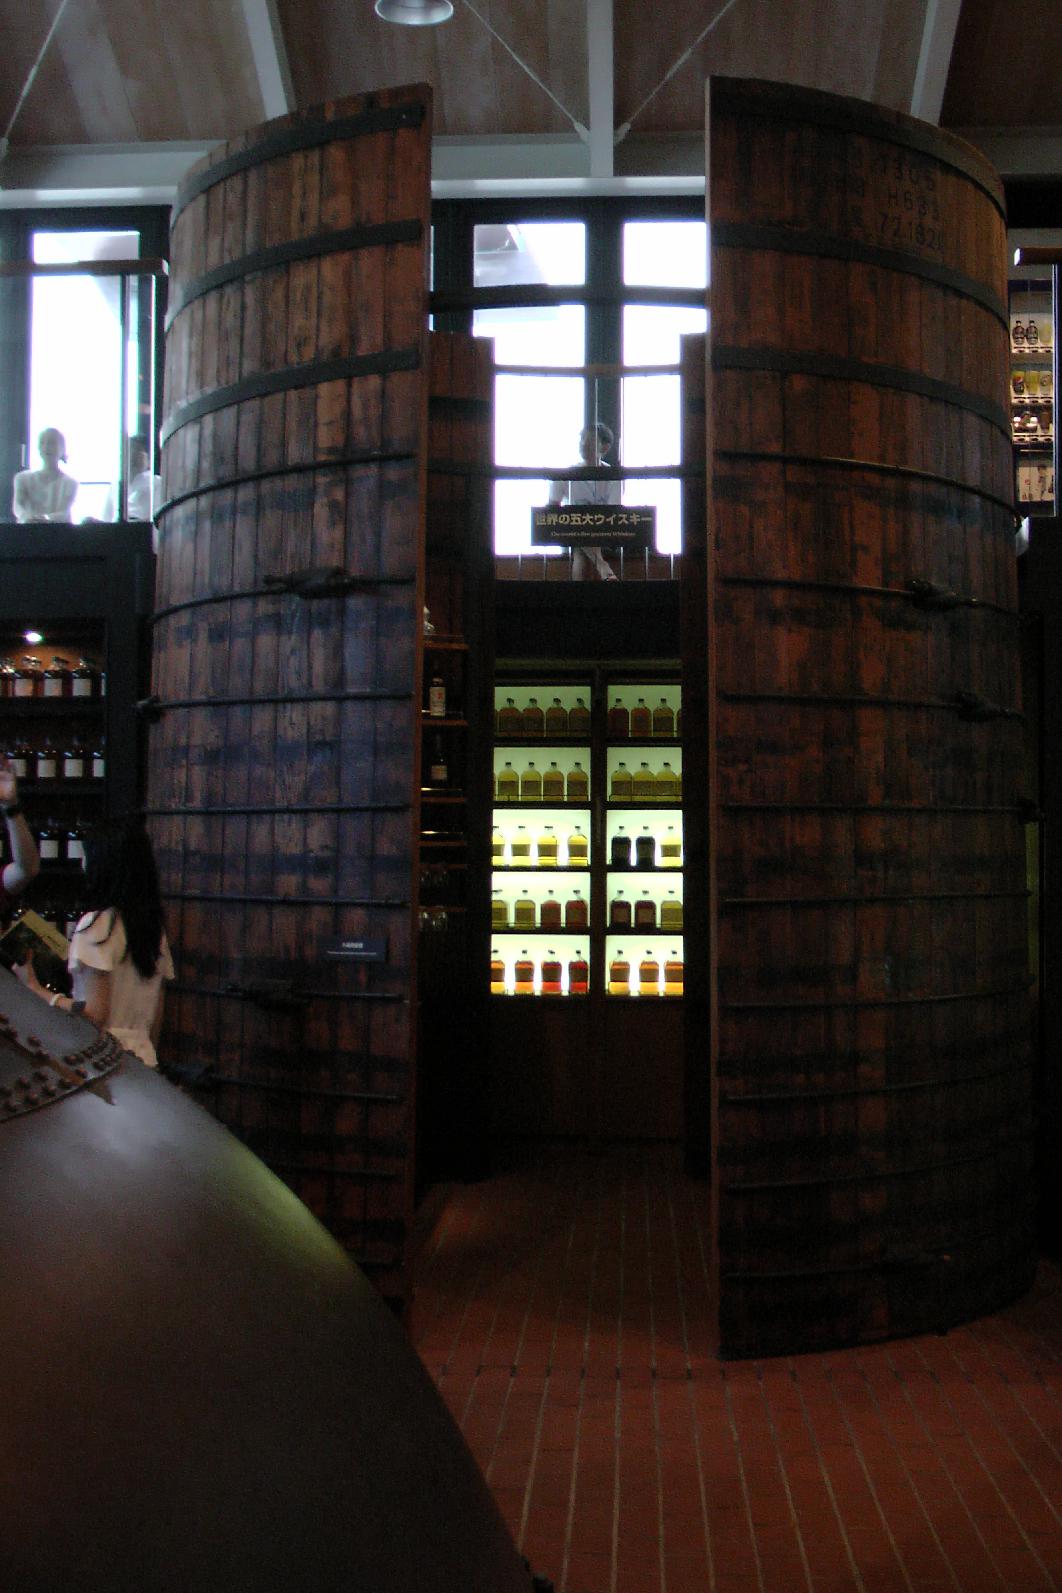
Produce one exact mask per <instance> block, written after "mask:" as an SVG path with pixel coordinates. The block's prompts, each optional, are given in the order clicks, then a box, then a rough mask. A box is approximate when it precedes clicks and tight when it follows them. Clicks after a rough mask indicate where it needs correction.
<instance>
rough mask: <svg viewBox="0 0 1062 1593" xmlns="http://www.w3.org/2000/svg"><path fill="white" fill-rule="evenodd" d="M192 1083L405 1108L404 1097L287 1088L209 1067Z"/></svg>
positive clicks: (295, 1086)
mask: <svg viewBox="0 0 1062 1593" xmlns="http://www.w3.org/2000/svg"><path fill="white" fill-rule="evenodd" d="M330 1060H332V1058H330ZM192 1083H193V1088H195V1089H200V1090H207V1089H213V1088H214V1087H215V1086H217V1088H219V1089H236V1090H264V1091H266V1092H267V1093H269V1094H276V1095H299V1096H303V1095H306V1096H309V1097H310V1098H311V1099H313V1100H315V1101H316V1100H321V1101H363V1102H364V1103H365V1105H366V1106H404V1105H405V1101H406V1097H405V1096H404V1095H384V1094H382V1093H381V1092H380V1091H379V1090H323V1089H321V1088H320V1087H318V1086H315V1085H314V1086H311V1085H308V1084H287V1083H283V1082H280V1081H277V1080H274V1079H237V1078H233V1077H231V1075H229V1074H226V1073H213V1072H211V1070H210V1068H209V1066H208V1067H206V1068H205V1069H204V1070H203V1072H202V1073H200V1074H199V1075H198V1077H197V1078H196V1079H194V1080H193V1081H192Z"/></svg>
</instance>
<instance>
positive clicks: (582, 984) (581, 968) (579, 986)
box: [568, 953, 590, 996]
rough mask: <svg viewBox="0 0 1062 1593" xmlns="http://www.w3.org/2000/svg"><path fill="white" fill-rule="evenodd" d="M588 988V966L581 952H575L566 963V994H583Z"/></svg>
mask: <svg viewBox="0 0 1062 1593" xmlns="http://www.w3.org/2000/svg"><path fill="white" fill-rule="evenodd" d="M589 989H590V967H589V964H588V963H587V960H586V958H585V957H584V956H582V955H581V953H577V954H576V956H574V957H573V958H572V959H571V961H570V962H569V964H568V994H569V995H570V996H585V995H586V994H587V993H588V991H589Z"/></svg>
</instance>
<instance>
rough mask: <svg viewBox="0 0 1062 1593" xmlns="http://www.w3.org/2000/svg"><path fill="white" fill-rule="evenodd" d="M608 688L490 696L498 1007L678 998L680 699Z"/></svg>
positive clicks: (536, 688) (520, 685)
mask: <svg viewBox="0 0 1062 1593" xmlns="http://www.w3.org/2000/svg"><path fill="white" fill-rule="evenodd" d="M606 687H607V690H606V691H605V692H604V693H602V692H601V691H600V690H598V692H597V693H596V695H595V691H594V689H593V684H592V682H591V681H590V680H589V679H587V680H586V681H578V682H572V681H565V682H556V681H550V680H549V679H548V678H547V677H546V676H545V675H543V676H541V677H538V678H536V679H535V680H533V681H532V680H527V679H524V680H520V681H515V680H514V681H502V682H500V683H498V684H497V685H496V686H495V744H494V808H493V814H492V847H491V853H492V866H491V943H492V944H491V967H490V991H491V994H492V995H495V996H505V997H519V996H537V997H543V998H549V997H558V996H559V997H564V998H568V999H572V998H577V997H580V996H584V995H585V996H592V995H596V994H600V995H604V996H605V997H606V998H608V999H613V998H617V999H618V998H626V999H630V998H636V999H637V998H642V999H646V998H651V997H661V998H662V997H665V996H666V997H675V996H680V995H681V994H682V993H683V960H682V959H683V950H682V901H683V875H682V863H683V851H682V748H681V728H682V720H681V695H680V688H679V687H678V685H676V684H675V683H674V682H673V681H664V682H661V681H644V680H637V679H633V678H627V677H618V678H609V679H608V680H607V681H606ZM573 720H574V723H575V726H576V729H575V730H574V731H573V729H572V724H573ZM632 730H633V731H635V732H636V733H633V734H632ZM625 964H626V972H625V973H624V965H625Z"/></svg>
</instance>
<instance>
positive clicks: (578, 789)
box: [567, 763, 590, 802]
mask: <svg viewBox="0 0 1062 1593" xmlns="http://www.w3.org/2000/svg"><path fill="white" fill-rule="evenodd" d="M567 794H568V801H569V802H589V800H590V776H589V775H588V774H587V772H586V770H585V769H584V768H583V766H582V764H581V763H573V764H572V766H571V768H570V769H569V770H568V782H567Z"/></svg>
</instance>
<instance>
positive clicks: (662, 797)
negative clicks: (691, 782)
mask: <svg viewBox="0 0 1062 1593" xmlns="http://www.w3.org/2000/svg"><path fill="white" fill-rule="evenodd" d="M677 791H678V777H677V776H676V774H675V771H674V769H673V768H672V767H671V765H670V763H666V762H665V763H664V764H663V765H662V766H661V769H660V772H659V774H658V775H657V777H656V800H657V801H658V802H674V800H675V794H676V792H677Z"/></svg>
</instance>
